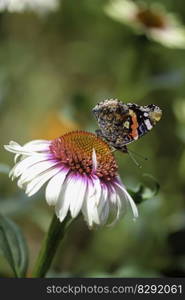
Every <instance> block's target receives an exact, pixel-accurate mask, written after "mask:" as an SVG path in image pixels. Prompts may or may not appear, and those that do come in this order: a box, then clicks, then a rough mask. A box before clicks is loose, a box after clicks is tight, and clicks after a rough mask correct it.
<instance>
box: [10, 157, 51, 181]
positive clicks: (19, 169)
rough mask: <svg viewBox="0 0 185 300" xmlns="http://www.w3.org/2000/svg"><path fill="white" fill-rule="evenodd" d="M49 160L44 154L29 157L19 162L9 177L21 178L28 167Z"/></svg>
mask: <svg viewBox="0 0 185 300" xmlns="http://www.w3.org/2000/svg"><path fill="white" fill-rule="evenodd" d="M47 159H48V155H45V154H43V155H42V156H36V155H33V156H29V157H27V158H25V159H23V160H21V161H20V162H18V163H17V164H16V165H15V166H14V167H13V168H12V170H11V171H10V173H9V176H10V177H11V176H12V177H13V178H14V177H19V176H20V175H21V174H22V173H23V172H25V171H26V169H27V168H28V167H31V166H32V165H34V164H36V163H38V162H41V161H44V160H47Z"/></svg>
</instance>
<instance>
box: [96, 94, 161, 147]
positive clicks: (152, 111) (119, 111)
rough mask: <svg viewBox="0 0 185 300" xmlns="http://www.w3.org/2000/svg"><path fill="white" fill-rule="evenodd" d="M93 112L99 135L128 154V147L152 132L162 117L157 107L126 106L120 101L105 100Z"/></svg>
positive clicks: (128, 104) (131, 104)
mask: <svg viewBox="0 0 185 300" xmlns="http://www.w3.org/2000/svg"><path fill="white" fill-rule="evenodd" d="M92 111H93V114H94V115H95V117H96V119H97V121H98V125H99V128H100V129H98V130H96V133H97V135H98V136H100V137H102V138H103V139H104V140H105V141H106V142H107V143H108V144H109V145H110V146H112V147H113V148H115V149H116V150H120V151H122V152H128V150H127V147H126V145H127V144H129V143H131V142H133V141H136V140H138V139H139V138H140V137H142V136H143V135H144V134H146V133H147V132H148V131H150V130H151V129H152V128H153V127H154V125H155V124H156V123H157V122H159V121H160V119H161V116H162V110H161V109H160V108H159V107H158V106H157V105H154V104H149V105H145V106H140V105H138V104H135V103H127V104H125V103H123V102H121V101H119V100H118V99H108V100H104V101H102V102H100V103H98V104H97V105H96V106H95V107H94V108H93V110H92Z"/></svg>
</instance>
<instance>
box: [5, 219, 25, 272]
mask: <svg viewBox="0 0 185 300" xmlns="http://www.w3.org/2000/svg"><path fill="white" fill-rule="evenodd" d="M0 253H2V255H3V256H4V257H5V258H6V260H7V262H8V263H9V265H10V267H11V268H12V270H13V272H14V274H15V276H16V277H24V276H25V274H26V271H27V266H28V248H27V245H26V241H25V239H24V236H23V234H22V231H21V230H20V229H19V227H18V226H17V225H16V224H15V223H14V222H13V221H11V220H10V219H8V218H7V217H4V216H2V215H0Z"/></svg>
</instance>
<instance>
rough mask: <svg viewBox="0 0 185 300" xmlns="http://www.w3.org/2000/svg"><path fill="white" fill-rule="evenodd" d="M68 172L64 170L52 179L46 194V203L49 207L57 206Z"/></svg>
mask: <svg viewBox="0 0 185 300" xmlns="http://www.w3.org/2000/svg"><path fill="white" fill-rule="evenodd" d="M68 172H69V170H68V169H66V168H63V169H61V171H60V172H59V173H58V174H57V175H55V176H54V177H53V178H51V179H50V181H49V183H48V185H47V187H46V192H45V196H46V201H47V203H48V204H49V205H56V203H57V201H58V198H59V195H60V192H61V189H62V185H63V183H64V180H65V178H66V175H67V173H68Z"/></svg>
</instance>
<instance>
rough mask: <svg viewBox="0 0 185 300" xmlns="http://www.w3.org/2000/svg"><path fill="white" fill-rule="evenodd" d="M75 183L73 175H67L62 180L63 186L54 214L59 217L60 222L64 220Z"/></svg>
mask: <svg viewBox="0 0 185 300" xmlns="http://www.w3.org/2000/svg"><path fill="white" fill-rule="evenodd" d="M75 184H76V181H75V180H74V178H73V175H71V174H70V175H69V176H67V178H66V180H65V181H64V184H63V187H62V189H61V192H60V196H59V199H58V202H57V205H56V207H55V211H56V214H57V216H58V218H59V219H60V222H62V221H63V220H64V218H65V217H66V215H67V213H68V210H69V207H70V203H71V201H73V198H74V193H75Z"/></svg>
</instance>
